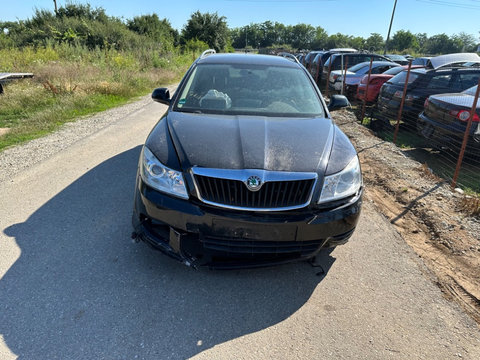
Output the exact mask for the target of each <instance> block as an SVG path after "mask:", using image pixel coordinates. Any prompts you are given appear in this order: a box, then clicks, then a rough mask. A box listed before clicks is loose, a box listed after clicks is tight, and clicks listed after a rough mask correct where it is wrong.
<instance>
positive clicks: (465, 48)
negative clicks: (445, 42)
mask: <svg viewBox="0 0 480 360" xmlns="http://www.w3.org/2000/svg"><path fill="white" fill-rule="evenodd" d="M452 39H453V40H454V41H455V42H456V43H458V44H461V49H460V51H462V52H474V51H476V50H477V46H476V45H477V41H476V39H475V37H474V36H473V35H471V34H467V33H465V32H463V31H462V32H461V33H459V34H456V35H453V36H452Z"/></svg>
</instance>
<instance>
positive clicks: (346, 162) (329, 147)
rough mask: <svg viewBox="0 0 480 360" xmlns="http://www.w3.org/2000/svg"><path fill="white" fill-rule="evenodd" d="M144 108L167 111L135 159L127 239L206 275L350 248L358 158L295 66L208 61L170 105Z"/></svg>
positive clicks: (168, 99) (336, 100)
mask: <svg viewBox="0 0 480 360" xmlns="http://www.w3.org/2000/svg"><path fill="white" fill-rule="evenodd" d="M152 97H153V99H154V100H155V101H158V102H160V103H164V104H167V105H168V110H167V111H166V113H165V114H164V115H163V117H162V118H161V119H160V121H159V122H158V123H157V124H156V126H155V127H154V128H153V130H152V131H151V133H150V135H149V136H148V138H147V140H146V142H145V146H144V147H143V149H142V152H141V155H140V160H139V166H138V174H137V182H136V188H135V201H134V213H133V226H134V233H133V236H134V237H135V238H137V239H139V240H143V241H145V242H147V243H148V244H150V245H151V246H153V247H154V248H155V249H158V250H161V251H163V252H164V253H166V254H168V255H170V256H172V257H174V258H176V259H177V260H180V261H182V262H183V263H185V264H187V265H191V266H198V265H206V266H209V267H213V268H237V267H255V266H266V265H273V264H280V263H285V262H289V261H293V260H298V259H309V258H312V257H314V256H315V255H316V254H317V253H318V252H319V251H320V250H321V249H322V248H327V247H334V246H336V245H339V244H343V243H345V242H346V241H347V240H348V239H349V238H350V236H351V235H352V233H353V231H354V230H355V227H356V224H357V221H358V217H359V214H360V207H361V202H362V200H361V199H362V192H363V183H362V176H361V172H360V164H359V161H358V156H357V153H356V151H355V149H354V147H353V146H352V144H351V143H350V141H349V140H348V138H347V137H346V136H345V135H344V134H343V133H342V132H341V131H340V129H339V128H338V127H337V126H336V125H335V124H334V123H333V121H332V119H331V117H330V114H329V109H328V108H327V106H326V104H325V102H324V100H323V98H322V96H321V94H320V92H319V90H318V88H317V87H316V85H315V83H314V82H313V80H312V78H311V76H310V75H309V74H308V72H307V70H306V69H305V68H304V67H303V66H301V65H300V64H299V63H298V61H297V60H296V59H295V58H294V57H292V59H288V58H285V57H279V56H267V55H250V54H245V55H243V54H215V53H214V52H213V51H207V52H205V53H204V54H202V56H201V57H199V59H197V60H196V61H195V62H194V63H193V65H192V66H191V67H190V69H189V70H188V72H187V73H186V75H185V77H184V78H183V80H182V81H181V83H180V85H179V87H178V89H177V90H176V92H175V93H174V94H173V96H170V93H169V91H168V90H167V89H166V88H159V89H156V90H155V91H154V92H153V94H152ZM346 105H348V101H347V100H346V98H345V97H342V96H334V97H333V98H332V101H331V103H330V105H329V107H330V109H331V110H333V109H335V108H339V107H343V106H346Z"/></svg>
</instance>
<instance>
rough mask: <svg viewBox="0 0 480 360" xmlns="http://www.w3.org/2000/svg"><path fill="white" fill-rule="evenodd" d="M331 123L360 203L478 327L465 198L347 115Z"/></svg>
mask: <svg viewBox="0 0 480 360" xmlns="http://www.w3.org/2000/svg"><path fill="white" fill-rule="evenodd" d="M333 117H334V119H335V121H336V123H337V125H339V127H340V128H341V129H342V130H343V131H344V132H345V133H346V134H347V135H348V136H349V137H350V139H351V140H352V142H353V143H354V145H355V146H356V148H357V151H358V152H359V156H360V161H361V164H362V172H363V176H364V182H365V184H366V199H367V200H368V201H371V202H373V203H374V204H375V206H376V207H377V209H378V210H379V211H380V212H381V213H382V214H383V215H384V216H385V217H386V218H387V219H388V220H389V221H390V223H391V224H393V225H394V226H395V228H396V229H397V231H398V232H399V233H400V234H401V235H402V237H403V238H404V239H405V241H406V242H407V243H408V244H409V245H410V246H411V247H412V248H413V249H414V251H415V252H416V253H417V254H418V256H419V257H421V258H423V261H424V263H425V264H426V265H427V267H428V268H429V269H430V270H431V271H432V272H433V274H435V277H436V280H435V281H436V282H437V285H438V286H439V287H440V288H441V289H442V291H443V293H444V294H445V296H446V297H447V298H449V299H454V300H456V301H458V302H459V303H460V304H461V306H462V307H463V308H464V310H465V311H466V312H467V313H469V314H470V315H471V316H472V317H473V318H474V319H475V320H476V321H477V323H479V324H480V271H479V269H480V236H479V234H480V220H479V219H478V218H476V217H470V216H468V215H467V214H466V212H465V211H464V201H465V196H463V195H460V194H457V193H455V192H452V190H451V189H450V186H449V184H447V183H445V182H444V181H443V180H442V179H440V178H438V177H436V176H435V175H433V174H432V173H431V171H430V170H429V169H428V168H427V167H426V166H425V165H422V164H421V163H419V162H417V161H415V160H414V159H411V158H410V157H408V156H407V155H406V154H407V152H406V151H403V150H402V149H399V148H398V147H396V146H395V145H393V144H392V143H388V142H385V141H383V140H382V139H379V138H377V137H376V136H375V135H374V134H373V133H372V132H371V131H370V130H369V129H367V128H365V127H363V126H361V125H360V124H358V123H357V121H356V117H355V115H354V114H353V113H352V112H350V111H348V110H343V111H338V112H334V113H333Z"/></svg>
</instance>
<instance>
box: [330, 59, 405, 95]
mask: <svg viewBox="0 0 480 360" xmlns="http://www.w3.org/2000/svg"><path fill="white" fill-rule="evenodd" d="M396 66H400V65H399V64H397V63H394V62H389V61H374V62H373V63H372V74H381V73H383V72H385V71H387V70H389V69H391V68H392V67H396ZM369 69H370V61H365V62H361V63H359V64H357V65H354V66H352V67H350V68H348V69H347V71H346V73H345V70H334V71H332V72H330V78H329V79H328V83H329V88H330V89H332V90H336V91H341V90H342V86H343V82H344V81H346V85H348V86H350V87H351V86H352V85H358V83H359V82H360V80H361V79H362V78H363V76H364V75H366V74H368V70H369ZM344 75H346V76H345V78H346V79H345V80H344ZM355 90H356V86H355Z"/></svg>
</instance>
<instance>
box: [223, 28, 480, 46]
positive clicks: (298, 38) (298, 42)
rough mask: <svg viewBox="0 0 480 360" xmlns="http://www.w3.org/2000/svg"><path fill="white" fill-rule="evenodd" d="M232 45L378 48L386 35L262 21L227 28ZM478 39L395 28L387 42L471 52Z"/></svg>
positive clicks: (461, 34)
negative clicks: (335, 30) (364, 35)
mask: <svg viewBox="0 0 480 360" xmlns="http://www.w3.org/2000/svg"><path fill="white" fill-rule="evenodd" d="M230 36H231V39H232V45H233V46H234V47H235V48H245V47H253V48H268V47H276V46H277V47H278V46H283V47H290V48H291V49H293V50H301V49H310V50H320V49H332V48H340V47H353V48H355V49H359V50H369V51H373V52H380V51H383V50H384V49H385V39H384V38H383V36H382V35H381V34H379V33H372V34H370V36H369V37H367V38H364V37H361V36H352V35H345V34H342V33H336V34H332V35H329V34H328V33H327V31H326V30H325V29H324V28H322V27H321V26H317V27H314V26H312V25H308V24H297V25H284V24H282V23H278V22H271V21H265V22H263V23H256V24H250V25H247V26H243V27H239V28H235V29H232V30H230ZM477 44H478V40H477V39H476V38H475V37H474V36H473V35H471V34H466V33H464V32H460V33H459V34H455V35H452V36H448V35H447V34H438V35H433V36H431V37H428V36H427V34H426V33H418V34H413V33H411V32H410V31H409V30H399V31H397V32H396V33H395V34H394V35H393V36H392V38H391V39H390V40H389V42H388V47H387V50H388V51H389V52H412V53H422V54H446V53H455V52H474V51H476V50H477Z"/></svg>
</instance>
